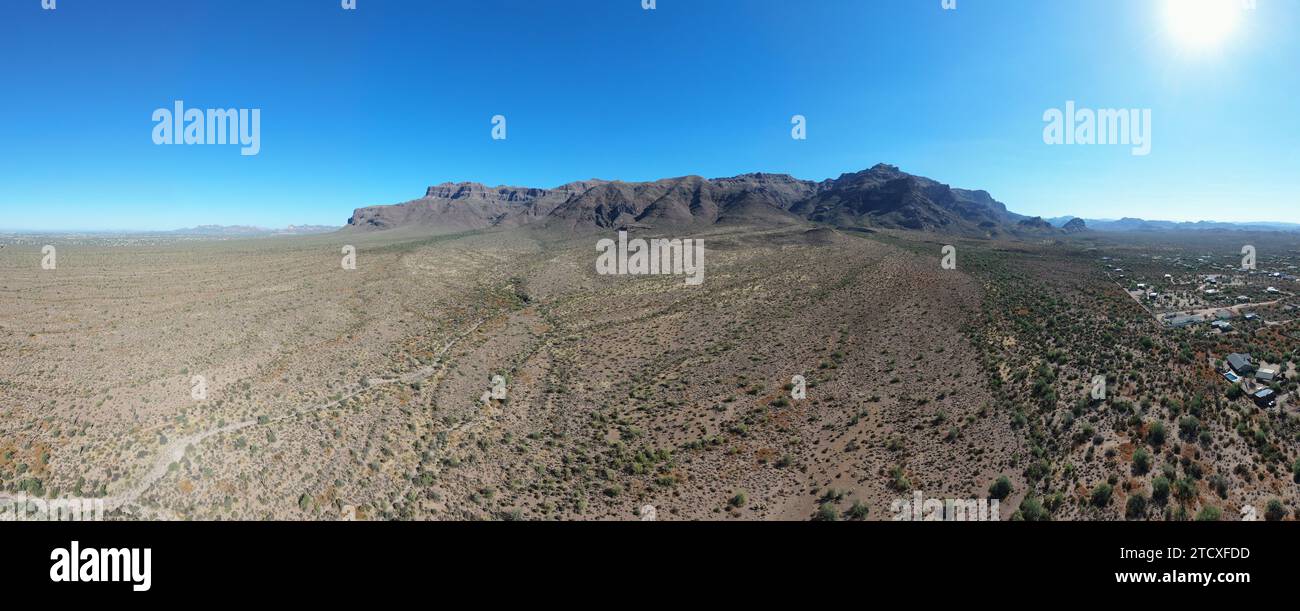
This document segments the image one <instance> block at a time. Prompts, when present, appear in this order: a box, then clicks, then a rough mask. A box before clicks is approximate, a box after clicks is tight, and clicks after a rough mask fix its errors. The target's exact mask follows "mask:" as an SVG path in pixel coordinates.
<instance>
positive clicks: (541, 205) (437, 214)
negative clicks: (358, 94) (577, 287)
mask: <svg viewBox="0 0 1300 611" xmlns="http://www.w3.org/2000/svg"><path fill="white" fill-rule="evenodd" d="M807 221H812V222H818V223H826V224H829V225H833V226H837V227H883V228H896V229H912V230H923V231H934V232H941V233H952V234H959V235H966V236H981V237H992V236H999V235H1021V234H1026V235H1041V234H1044V233H1064V232H1063V231H1061V230H1058V229H1056V228H1055V227H1053V226H1052V225H1051V224H1050V223H1048V222H1046V221H1044V220H1043V219H1041V218H1036V219H1028V218H1027V217H1024V216H1021V215H1019V214H1015V213H1013V212H1010V211H1008V210H1007V208H1006V206H1005V205H1003V204H1002V203H1001V202H999V201H997V200H995V199H993V197H992V196H991V195H989V193H988V192H986V191H971V190H966V189H954V188H952V187H949V186H948V185H945V184H943V183H940V182H937V181H934V180H932V179H929V178H925V177H922V176H914V175H912V174H908V173H906V172H903V171H901V170H899V169H898V168H897V167H895V166H891V165H886V164H879V165H877V166H875V167H873V168H871V169H869V170H864V171H862V172H856V173H852V174H844V175H841V176H840V177H839V178H835V179H829V180H824V181H821V182H814V181H808V180H800V179H797V178H794V177H792V176H789V175H787V174H764V173H757V174H744V175H741V176H734V177H731V178H716V179H705V178H702V177H699V176H684V177H680V178H669V179H663V180H657V181H654V182H639V183H626V182H620V181H605V180H594V179H593V180H588V181H582V182H574V183H569V184H566V185H562V186H560V187H556V188H554V189H538V188H531V187H487V186H484V185H481V184H478V183H443V184H440V185H436V186H433V187H429V189H428V190H427V191H426V192H425V195H424V197H422V198H420V199H417V200H412V201H409V202H406V203H402V204H396V205H390V206H371V207H367V208H359V209H357V210H356V211H355V212H354V213H353V215H352V218H351V219H349V220H348V227H349V228H352V229H359V230H373V229H394V228H399V227H412V226H414V227H424V228H430V229H439V230H471V229H484V228H488V227H517V226H523V225H536V226H545V227H558V228H566V229H584V228H615V227H655V228H669V227H690V226H701V225H721V224H748V225H753V224H765V225H766V224H787V223H796V222H807Z"/></svg>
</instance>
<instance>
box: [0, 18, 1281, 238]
mask: <svg viewBox="0 0 1300 611" xmlns="http://www.w3.org/2000/svg"><path fill="white" fill-rule="evenodd" d="M40 5H41V0H3V2H0V58H3V62H2V63H0V82H2V83H3V85H4V86H3V95H0V228H3V229H28V230H50V229H170V228H177V227H185V226H193V225H199V224H209V223H212V224H248V225H260V226H268V227H280V226H284V225H288V224H308V223H311V224H330V225H341V224H343V223H344V222H346V220H347V218H348V216H349V215H350V214H351V212H352V210H353V209H354V208H357V207H361V206H366V205H373V204H385V203H397V202H401V201H406V200H409V199H413V198H416V197H419V196H420V195H422V194H423V192H424V189H425V187H426V186H428V185H430V184H436V183H439V182H443V181H448V180H450V181H461V180H472V181H479V182H484V183H487V184H491V185H496V184H513V185H527V186H542V187H549V186H555V185H559V184H562V183H565V182H569V181H573V180H578V179H585V178H593V177H594V178H606V179H621V180H629V181H632V180H648V179H656V178H663V177H670V176H680V175H686V174H700V175H704V176H707V177H718V176H730V175H735V174H739V173H745V172H752V171H767V172H786V173H790V174H793V175H795V176H798V177H800V178H809V179H823V178H827V177H834V176H838V175H839V174H841V173H844V172H852V171H857V170H861V169H864V168H867V167H870V166H872V165H874V164H876V163H878V162H888V163H893V164H897V165H899V166H901V167H902V168H903V169H904V170H907V171H910V172H913V173H917V174H922V175H926V176H930V177H932V178H935V179H937V180H940V181H943V182H946V183H949V184H952V185H954V186H960V187H967V188H982V189H987V190H988V191H990V192H991V193H992V194H993V195H994V196H995V197H997V198H998V199H999V200H1001V201H1003V202H1005V203H1006V204H1007V205H1008V206H1009V207H1010V208H1011V209H1012V210H1015V211H1018V212H1021V213H1025V214H1035V215H1044V216H1055V215H1063V214H1074V215H1078V216H1084V217H1090V218H1116V217H1121V216H1141V217H1146V218H1160V219H1172V220H1196V219H1214V220H1251V221H1258V220H1273V221H1291V222H1300V205H1297V202H1296V194H1297V193H1300V105H1298V103H1300V70H1297V69H1296V66H1295V58H1297V57H1300V37H1297V36H1296V29H1295V26H1296V25H1297V24H1300V0H1258V5H1257V8H1256V9H1254V10H1249V11H1242V14H1241V16H1240V19H1239V23H1238V25H1237V27H1236V28H1234V30H1233V31H1231V32H1228V33H1227V35H1226V36H1225V37H1224V38H1223V39H1222V40H1221V41H1219V42H1217V43H1213V44H1205V43H1204V41H1200V40H1191V41H1189V40H1184V39H1179V38H1178V37H1176V36H1173V35H1171V34H1170V33H1169V32H1170V27H1169V26H1170V18H1169V16H1168V14H1167V11H1166V9H1165V7H1164V5H1165V1H1164V0H958V2H957V8H956V10H943V9H942V7H941V6H940V0H843V1H839V0H807V1H804V2H790V1H788V0H658V2H657V8H656V9H655V10H652V11H647V10H643V9H642V8H641V0H568V1H565V0H546V1H529V0H464V1H459V0H457V1H453V0H358V2H357V10H355V11H345V10H343V9H342V8H341V7H340V3H339V1H338V0H274V1H268V0H221V1H218V0H186V1H184V2H176V1H172V0H57V8H56V9H55V10H53V11H46V10H42V9H41V6H40ZM175 100H184V101H185V103H186V105H187V106H189V107H197V108H214V107H219V108H260V109H261V113H262V119H261V152H260V154H259V155H257V156H250V157H245V156H241V155H240V154H239V149H238V147H236V146H158V145H155V144H154V143H153V142H152V139H151V135H152V130H153V127H154V124H153V122H152V120H151V115H152V113H153V111H154V110H155V109H157V108H170V107H171V106H172V104H173V102H174V101H175ZM1067 100H1074V101H1075V102H1076V103H1077V104H1078V105H1079V106H1080V107H1086V108H1098V109H1100V108H1143V109H1151V111H1152V117H1153V119H1152V126H1151V129H1152V150H1151V154H1150V155H1147V156H1134V155H1132V154H1130V147H1126V146H1100V145H1098V146H1079V145H1075V146H1048V145H1046V144H1045V143H1044V142H1043V128H1044V123H1043V113H1044V111H1046V110H1047V109H1049V108H1063V107H1064V105H1065V102H1066V101H1067ZM497 114H500V115H504V116H505V117H506V118H507V121H508V139H507V140H504V141H495V140H492V139H491V137H490V136H491V129H492V125H491V118H492V117H493V116H494V115H497ZM796 114H800V115H804V116H806V117H807V119H808V139H807V140H804V141H796V140H794V139H792V138H791V137H790V127H791V126H790V118H791V116H792V115H796Z"/></svg>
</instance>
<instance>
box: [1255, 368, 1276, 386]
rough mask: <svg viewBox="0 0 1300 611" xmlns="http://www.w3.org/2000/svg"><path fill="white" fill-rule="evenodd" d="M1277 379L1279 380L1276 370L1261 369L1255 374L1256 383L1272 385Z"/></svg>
mask: <svg viewBox="0 0 1300 611" xmlns="http://www.w3.org/2000/svg"><path fill="white" fill-rule="evenodd" d="M1275 378H1277V370H1276V369H1260V370H1259V371H1256V372H1255V381H1257V382H1260V383H1263V384H1272V383H1273V380H1274V379H1275Z"/></svg>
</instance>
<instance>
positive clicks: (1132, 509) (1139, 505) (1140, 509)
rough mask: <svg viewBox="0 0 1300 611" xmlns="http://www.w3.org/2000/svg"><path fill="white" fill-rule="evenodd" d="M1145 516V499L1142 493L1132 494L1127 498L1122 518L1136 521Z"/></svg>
mask: <svg viewBox="0 0 1300 611" xmlns="http://www.w3.org/2000/svg"><path fill="white" fill-rule="evenodd" d="M1146 515H1147V497H1146V495H1144V494H1142V493H1137V494H1134V495H1133V496H1130V497H1128V503H1127V504H1126V505H1125V507H1124V517H1126V518H1128V519H1130V520H1138V519H1141V518H1144V517H1146Z"/></svg>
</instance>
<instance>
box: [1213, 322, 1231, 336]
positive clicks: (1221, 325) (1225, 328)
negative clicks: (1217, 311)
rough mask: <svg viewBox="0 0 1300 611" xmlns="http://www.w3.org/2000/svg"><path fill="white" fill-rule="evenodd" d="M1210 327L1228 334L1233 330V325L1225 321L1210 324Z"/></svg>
mask: <svg viewBox="0 0 1300 611" xmlns="http://www.w3.org/2000/svg"><path fill="white" fill-rule="evenodd" d="M1210 326H1211V327H1214V328H1215V329H1218V330H1219V331H1222V332H1224V333H1227V332H1229V331H1231V330H1232V323H1230V322H1227V321H1223V320H1216V321H1214V322H1212V323H1210Z"/></svg>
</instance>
